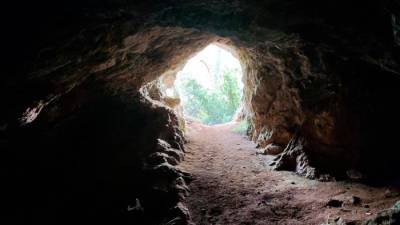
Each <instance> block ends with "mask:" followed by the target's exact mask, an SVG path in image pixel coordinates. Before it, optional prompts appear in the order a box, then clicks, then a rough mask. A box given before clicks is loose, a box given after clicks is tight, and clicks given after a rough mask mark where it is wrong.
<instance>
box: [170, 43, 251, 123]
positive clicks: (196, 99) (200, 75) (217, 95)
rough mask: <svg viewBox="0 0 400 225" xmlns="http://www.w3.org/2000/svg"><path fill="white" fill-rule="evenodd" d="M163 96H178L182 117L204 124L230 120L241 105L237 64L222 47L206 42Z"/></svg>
mask: <svg viewBox="0 0 400 225" xmlns="http://www.w3.org/2000/svg"><path fill="white" fill-rule="evenodd" d="M166 95H167V96H169V97H177V96H179V98H180V100H181V101H180V110H181V111H182V114H183V116H184V117H185V118H186V119H192V120H196V121H199V122H201V123H203V124H206V125H216V124H224V123H228V122H231V121H232V120H233V118H235V117H236V116H235V115H238V113H239V112H240V106H241V104H242V96H243V82H242V67H241V64H240V62H239V60H238V59H237V58H236V57H235V56H234V55H233V54H232V53H231V52H230V51H229V49H227V48H225V46H222V45H219V44H210V45H208V46H207V47H206V48H204V49H203V50H202V51H200V52H199V53H197V54H196V55H195V56H193V57H192V58H190V59H189V60H188V61H187V63H186V64H185V65H184V67H183V69H182V70H181V71H179V72H178V73H177V75H176V80H175V83H174V86H173V87H171V88H169V89H167V90H166Z"/></svg>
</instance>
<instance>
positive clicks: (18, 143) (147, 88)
mask: <svg viewBox="0 0 400 225" xmlns="http://www.w3.org/2000/svg"><path fill="white" fill-rule="evenodd" d="M2 11H3V13H2V15H1V16H2V17H3V18H2V25H3V26H2V28H3V32H2V33H3V35H2V37H1V38H2V39H3V50H2V54H3V60H2V63H3V64H4V65H3V66H2V69H3V73H2V76H1V78H0V79H1V80H0V85H1V88H0V99H1V102H2V110H0V148H1V154H2V156H1V165H2V172H1V174H2V175H1V177H2V183H3V185H2V186H3V188H5V190H4V191H3V192H2V195H3V196H2V199H3V200H2V203H1V204H2V205H3V207H2V208H4V210H2V214H4V216H2V217H4V218H5V220H8V221H12V222H11V223H7V224H34V223H38V222H40V223H41V224H64V223H65V224H67V223H69V224H70V223H75V222H76V221H79V222H87V223H97V222H109V223H114V224H139V225H146V224H190V223H191V222H190V216H189V212H188V211H187V209H186V208H185V207H184V206H183V205H182V202H183V201H184V199H185V196H186V195H187V193H188V192H189V190H188V188H187V186H186V184H185V183H187V182H189V181H190V180H191V175H190V174H188V173H187V172H186V171H182V170H180V169H179V168H177V167H176V166H177V165H178V164H179V163H180V162H181V161H182V160H183V158H184V153H185V143H186V142H187V140H186V139H185V131H184V128H182V127H183V125H182V123H185V122H184V120H183V119H182V118H180V116H179V115H177V114H176V113H175V111H174V109H173V108H172V107H169V106H168V104H167V103H166V102H165V101H164V100H163V97H162V96H161V95H160V90H158V86H157V81H158V80H159V78H160V77H162V76H164V75H165V76H166V75H168V74H175V73H176V72H177V71H179V69H180V68H182V65H184V64H185V62H186V61H187V60H188V59H189V58H190V57H192V56H193V55H194V54H195V53H197V52H199V51H200V50H202V49H203V48H204V47H206V46H207V45H209V44H211V43H219V44H221V45H224V46H228V47H230V48H232V49H233V51H235V54H236V55H237V57H238V59H239V60H240V61H241V63H242V65H243V66H244V67H243V70H244V71H243V72H244V74H243V82H244V93H243V96H244V99H243V101H244V109H243V112H242V114H243V118H245V119H246V120H248V121H249V123H250V129H249V130H248V137H249V138H250V139H251V140H252V141H253V142H255V143H256V144H257V145H258V147H259V148H261V149H263V148H265V149H268V148H269V147H268V146H271V145H274V146H278V147H279V149H280V150H279V154H278V155H277V157H276V161H275V164H274V169H275V170H278V171H281V170H285V171H293V172H294V173H296V174H297V175H299V176H304V177H306V178H308V179H315V180H323V178H326V177H329V178H333V179H335V180H349V179H351V176H350V175H349V171H357V174H362V177H363V178H362V179H361V180H358V181H357V182H361V183H364V184H367V185H371V186H376V185H378V186H379V185H388V184H392V183H396V182H397V184H398V180H399V176H400V175H399V170H398V168H399V166H398V163H399V161H400V160H399V159H400V158H399V157H398V155H399V154H398V152H399V150H398V146H397V144H396V143H397V142H396V140H397V136H398V135H397V134H396V131H395V129H396V128H397V127H400V116H399V115H400V108H399V107H398V106H397V105H396V98H397V97H399V96H400V95H399V93H398V90H399V88H398V87H399V85H400V58H399V57H400V52H399V44H400V38H399V36H398V32H399V31H400V22H399V21H400V2H398V1H396V0H384V1H378V0H364V1H361V0H354V1H351V2H349V1H344V0H337V1H316V0H310V1H307V2H301V1H295V0H262V1H255V0H250V1H249V0H247V1H244V0H235V1H227V0H198V1H186V0H177V1H173V0H164V1H161V0H147V1H136V0H98V1H94V0H81V1H77V0H72V1H64V0H63V1H57V2H45V1H41V2H34V1H28V2H25V1H13V2H10V4H7V5H4V7H3V10H2ZM137 199H140V202H141V206H142V207H143V208H144V209H145V210H144V211H140V210H138V211H134V212H130V210H129V207H128V209H127V208H126V207H127V206H130V205H135V204H136V200H137ZM392 211H393V212H391V213H392V214H391V216H392V217H391V218H393V219H392V223H379V220H376V221H378V222H376V221H375V222H374V221H372V222H371V221H369V222H368V221H367V222H365V223H367V224H400V219H399V218H400V216H399V215H400V211H399V210H397V211H396V210H392ZM176 218H178V219H176ZM396 218H397V219H396ZM168 221H169V222H168ZM171 221H172V222H171ZM359 222H360V223H361V222H363V221H359ZM277 224H279V223H277ZM303 224H307V221H303Z"/></svg>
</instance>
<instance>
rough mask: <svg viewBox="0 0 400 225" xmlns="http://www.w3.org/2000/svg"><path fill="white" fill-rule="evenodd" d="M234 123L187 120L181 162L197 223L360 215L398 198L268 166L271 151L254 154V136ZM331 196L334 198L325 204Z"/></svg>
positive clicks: (387, 191)
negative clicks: (237, 130) (243, 132)
mask: <svg viewBox="0 0 400 225" xmlns="http://www.w3.org/2000/svg"><path fill="white" fill-rule="evenodd" d="M236 125H237V124H235V123H229V124H224V125H217V126H206V125H202V124H199V123H197V122H188V124H187V138H188V141H189V142H188V144H187V145H186V151H187V153H186V158H185V160H184V162H182V164H181V165H180V167H181V169H182V170H185V171H187V172H190V173H192V175H193V178H194V180H193V181H192V182H191V183H190V185H189V188H190V190H191V193H190V196H189V197H188V198H187V200H186V204H187V206H188V207H189V210H190V211H191V215H192V219H193V221H194V222H195V223H196V224H197V225H206V224H222V225H226V224H240V225H245V224H246V225H247V224H248V225H253V224H279V225H284V224H301V225H304V224H310V225H311V224H321V223H323V222H326V221H327V220H338V219H339V218H341V219H342V220H344V221H359V220H365V219H367V218H369V217H372V216H373V215H374V214H375V213H376V212H378V211H381V210H382V209H385V208H390V207H392V206H393V204H394V203H395V202H396V200H399V198H400V191H399V190H398V189H395V188H394V187H379V188H376V187H369V186H366V185H363V184H358V183H351V182H319V181H315V180H308V179H305V178H303V177H299V176H297V175H296V174H294V173H292V172H278V171H272V170H271V168H270V167H269V166H268V164H269V163H270V162H271V160H272V159H273V156H264V155H257V154H256V148H255V144H254V143H253V142H251V141H249V140H248V139H247V137H246V136H244V135H241V134H239V133H235V132H233V131H232V129H233V128H234V127H235V126H236ZM354 197H356V198H354ZM357 198H359V199H357ZM330 200H339V201H332V202H331V205H332V206H328V205H327V204H328V202H329V201H330ZM358 200H360V201H359V203H358ZM340 201H343V204H342V205H341V206H340V204H341V203H340ZM350 224H351V223H350Z"/></svg>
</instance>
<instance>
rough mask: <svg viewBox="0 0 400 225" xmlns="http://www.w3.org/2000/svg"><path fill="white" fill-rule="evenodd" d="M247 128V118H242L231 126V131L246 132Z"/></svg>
mask: <svg viewBox="0 0 400 225" xmlns="http://www.w3.org/2000/svg"><path fill="white" fill-rule="evenodd" d="M248 129H249V123H248V122H247V120H242V121H240V122H239V123H238V124H237V125H236V126H235V127H233V129H232V131H233V132H235V133H239V134H246V133H247V130H248Z"/></svg>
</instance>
